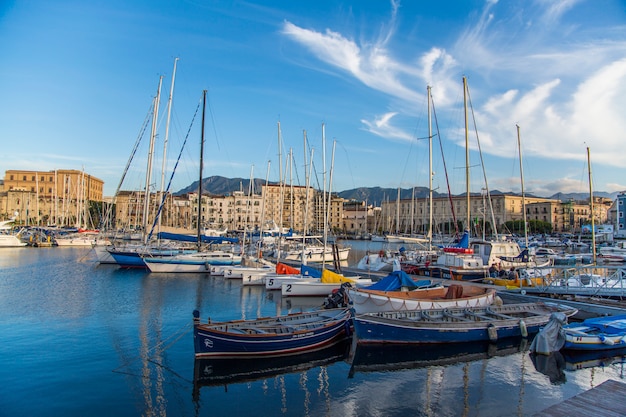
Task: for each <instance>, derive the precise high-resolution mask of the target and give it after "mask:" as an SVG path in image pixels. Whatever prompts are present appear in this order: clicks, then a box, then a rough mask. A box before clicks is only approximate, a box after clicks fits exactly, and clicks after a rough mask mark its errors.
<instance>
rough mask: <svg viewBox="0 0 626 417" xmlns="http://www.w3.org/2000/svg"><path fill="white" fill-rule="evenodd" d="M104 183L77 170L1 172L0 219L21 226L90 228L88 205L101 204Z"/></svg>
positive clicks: (91, 221)
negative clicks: (9, 220)
mask: <svg viewBox="0 0 626 417" xmlns="http://www.w3.org/2000/svg"><path fill="white" fill-rule="evenodd" d="M103 187H104V182H103V181H102V180H100V179H99V178H96V177H94V176H92V175H89V174H87V173H86V172H84V171H78V170H64V169H60V170H55V171H24V170H8V171H6V172H5V176H4V184H3V190H2V192H0V217H2V218H9V217H13V216H14V215H15V214H16V213H17V216H16V220H17V221H18V222H20V223H22V224H29V225H50V224H56V225H59V226H79V227H92V226H94V225H93V219H90V218H89V217H90V216H89V212H90V210H89V209H90V202H92V203H93V202H102V201H103V196H102V190H103Z"/></svg>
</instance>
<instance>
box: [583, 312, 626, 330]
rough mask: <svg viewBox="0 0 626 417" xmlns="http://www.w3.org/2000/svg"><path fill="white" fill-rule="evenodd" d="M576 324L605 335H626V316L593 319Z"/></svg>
mask: <svg viewBox="0 0 626 417" xmlns="http://www.w3.org/2000/svg"><path fill="white" fill-rule="evenodd" d="M578 324H579V325H583V326H588V327H591V328H594V329H598V330H599V331H601V332H603V333H607V334H624V333H626V315H619V316H607V317H594V318H591V319H587V320H585V321H583V322H582V323H578Z"/></svg>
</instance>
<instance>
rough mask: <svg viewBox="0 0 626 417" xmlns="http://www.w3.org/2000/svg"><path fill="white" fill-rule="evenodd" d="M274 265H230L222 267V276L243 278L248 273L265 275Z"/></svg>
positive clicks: (273, 268) (272, 270)
mask: <svg viewBox="0 0 626 417" xmlns="http://www.w3.org/2000/svg"><path fill="white" fill-rule="evenodd" d="M275 269H276V267H274V266H271V265H267V266H262V267H258V266H242V265H231V266H227V267H225V268H223V275H224V278H244V277H246V276H248V275H250V274H255V275H267V274H270V273H272V272H274V270H275Z"/></svg>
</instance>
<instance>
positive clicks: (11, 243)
mask: <svg viewBox="0 0 626 417" xmlns="http://www.w3.org/2000/svg"><path fill="white" fill-rule="evenodd" d="M14 221H15V218H12V219H9V220H5V221H1V222H0V247H3V248H15V247H21V246H26V242H22V241H21V240H20V238H19V232H18V233H13V232H12V231H11V226H9V224H11V223H13V222H14Z"/></svg>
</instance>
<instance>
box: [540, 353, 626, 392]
mask: <svg viewBox="0 0 626 417" xmlns="http://www.w3.org/2000/svg"><path fill="white" fill-rule="evenodd" d="M530 358H531V360H532V362H533V365H534V366H535V369H536V370H537V371H538V372H541V373H542V374H544V375H546V376H547V377H548V378H549V379H550V382H551V383H552V384H554V385H559V384H563V383H565V382H567V376H566V372H576V371H582V370H590V371H591V372H594V369H595V368H605V367H609V366H611V367H615V366H618V367H620V369H619V374H620V375H622V376H623V375H624V373H625V372H624V364H626V348H621V349H618V350H615V349H610V350H598V351H563V352H560V351H557V352H552V353H551V354H550V355H538V354H534V353H533V354H530Z"/></svg>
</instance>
